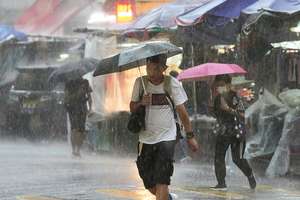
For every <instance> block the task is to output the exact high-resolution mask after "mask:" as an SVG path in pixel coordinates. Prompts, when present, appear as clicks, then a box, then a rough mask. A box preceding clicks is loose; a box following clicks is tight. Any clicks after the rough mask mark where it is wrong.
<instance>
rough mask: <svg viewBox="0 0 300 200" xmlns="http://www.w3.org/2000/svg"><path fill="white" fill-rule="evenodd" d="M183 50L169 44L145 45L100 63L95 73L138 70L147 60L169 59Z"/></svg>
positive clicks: (124, 51)
mask: <svg viewBox="0 0 300 200" xmlns="http://www.w3.org/2000/svg"><path fill="white" fill-rule="evenodd" d="M181 52H182V50H181V49H180V48H179V47H177V46H175V45H173V44H171V43H167V42H151V43H143V44H140V45H137V46H134V47H131V48H127V49H124V50H122V51H121V52H120V53H119V54H117V55H114V56H112V57H109V58H105V59H103V60H101V61H100V63H99V64H98V65H97V68H96V70H95V72H94V76H99V75H104V74H109V73H114V72H121V71H125V70H128V69H132V68H136V67H139V66H141V65H144V64H145V63H146V58H149V57H152V56H156V55H160V54H165V55H167V56H168V57H171V56H174V55H177V54H180V53H181Z"/></svg>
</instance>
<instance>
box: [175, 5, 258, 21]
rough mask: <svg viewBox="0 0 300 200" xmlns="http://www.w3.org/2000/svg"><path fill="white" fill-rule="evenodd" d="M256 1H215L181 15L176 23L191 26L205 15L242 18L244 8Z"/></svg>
mask: <svg viewBox="0 0 300 200" xmlns="http://www.w3.org/2000/svg"><path fill="white" fill-rule="evenodd" d="M256 1H257V0H213V1H210V2H208V3H207V4H204V5H202V6H199V7H198V8H196V9H193V10H191V11H188V12H186V13H184V14H182V15H179V16H178V17H177V18H176V21H177V24H178V25H181V26H190V25H194V24H197V23H199V22H200V21H201V18H202V17H203V16H204V15H205V14H208V15H211V16H216V17H222V18H226V19H228V20H230V19H236V18H238V17H239V16H240V14H241V11H242V10H243V9H244V8H246V7H248V6H249V5H251V4H253V3H255V2H256Z"/></svg>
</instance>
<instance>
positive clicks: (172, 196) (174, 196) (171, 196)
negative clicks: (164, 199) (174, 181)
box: [169, 192, 178, 200]
mask: <svg viewBox="0 0 300 200" xmlns="http://www.w3.org/2000/svg"><path fill="white" fill-rule="evenodd" d="M173 199H178V195H177V194H175V193H171V192H170V193H169V200H173Z"/></svg>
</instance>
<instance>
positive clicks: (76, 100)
mask: <svg viewBox="0 0 300 200" xmlns="http://www.w3.org/2000/svg"><path fill="white" fill-rule="evenodd" d="M91 92H92V89H91V88H90V86H89V82H88V81H87V80H86V79H83V78H80V79H76V80H71V81H68V82H67V83H66V84H65V98H64V103H65V108H66V110H67V112H68V114H69V119H70V124H71V144H72V155H74V156H80V148H81V145H82V143H83V140H84V139H85V122H86V117H87V113H88V112H89V109H90V108H91V106H92V101H91V95H90V94H91ZM87 102H88V103H89V107H88V105H87Z"/></svg>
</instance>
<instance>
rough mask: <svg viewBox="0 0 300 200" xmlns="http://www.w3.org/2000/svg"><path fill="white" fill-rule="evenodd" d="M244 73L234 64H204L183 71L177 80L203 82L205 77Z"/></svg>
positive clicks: (244, 71)
mask: <svg viewBox="0 0 300 200" xmlns="http://www.w3.org/2000/svg"><path fill="white" fill-rule="evenodd" d="M245 73H247V71H246V70H244V69H243V68H242V67H240V66H238V65H236V64H223V63H205V64H202V65H198V66H195V67H191V68H188V69H186V70H183V71H182V72H181V73H180V74H179V75H178V77H177V78H178V80H180V81H196V80H203V78H205V77H210V76H216V75H221V74H245Z"/></svg>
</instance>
